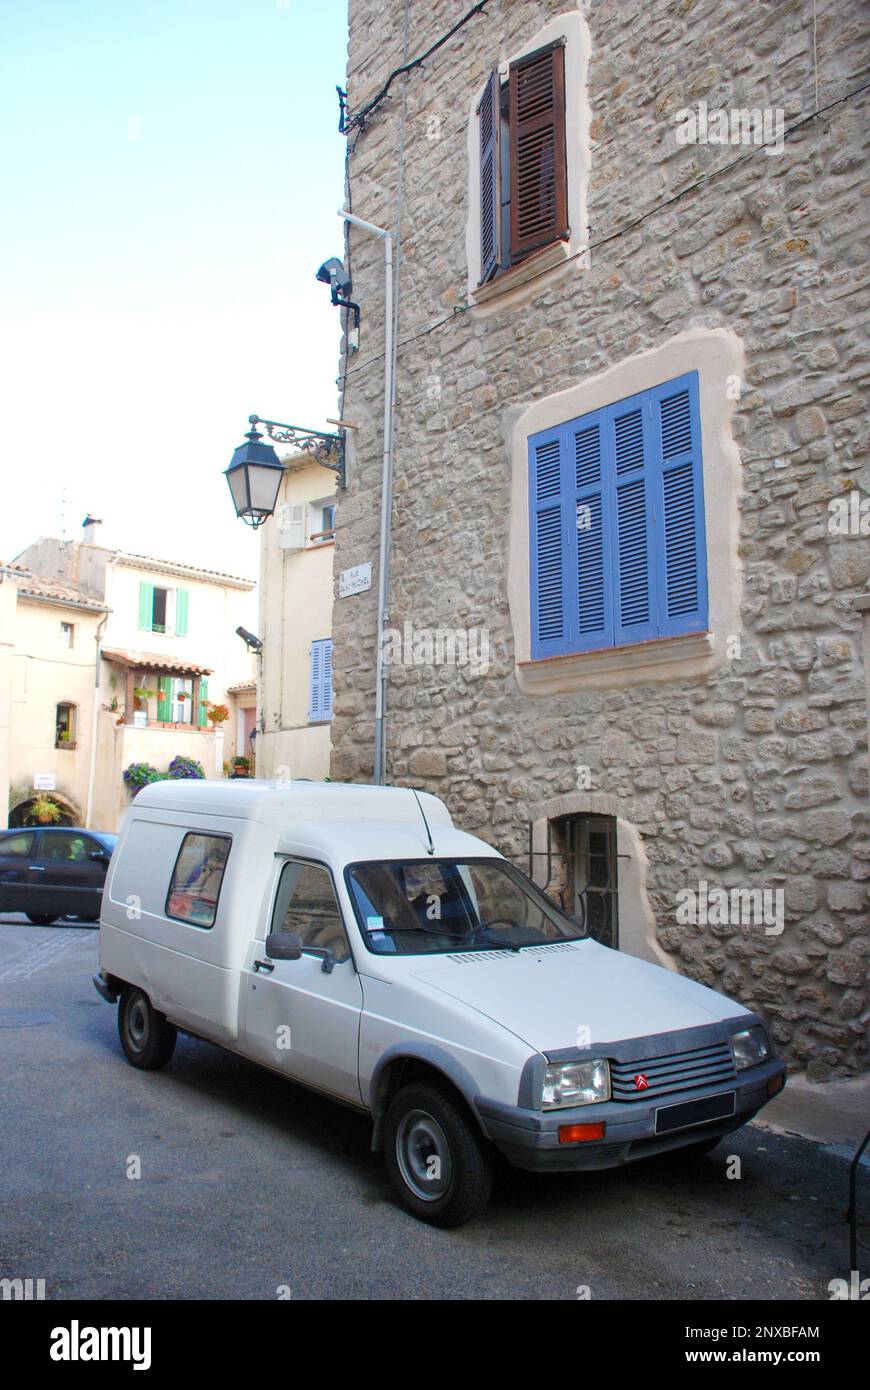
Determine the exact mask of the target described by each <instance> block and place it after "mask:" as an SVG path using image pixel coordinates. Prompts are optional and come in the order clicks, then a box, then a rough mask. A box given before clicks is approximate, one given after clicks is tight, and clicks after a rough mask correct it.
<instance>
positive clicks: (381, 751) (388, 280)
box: [338, 208, 395, 786]
mask: <svg viewBox="0 0 870 1390" xmlns="http://www.w3.org/2000/svg"><path fill="white" fill-rule="evenodd" d="M338 215H339V217H343V218H344V220H345V222H350V223H351V224H352V225H353V226H354V227H359V228H360V229H361V230H362V231H364V232H371V234H372V235H373V236H379V237H383V240H384V461H383V471H382V478H381V536H380V552H379V560H378V636H377V666H376V675H375V767H374V782H375V785H376V786H382V785H383V782H384V776H385V770H386V740H385V734H384V715H385V707H386V682H387V667H386V662H385V661H384V645H385V631H386V626H387V621H388V618H389V597H390V518H391V513H392V508H393V426H394V421H395V412H394V408H393V407H394V400H393V393H394V381H395V354H394V346H393V344H394V337H393V233H392V232H388V231H387V230H386V229H385V228H384V227H376V226H375V224H374V223H373V222H364V221H363V219H362V218H361V217H355V216H354V214H353V213H350V212H348V211H347V210H346V209H344V208H342V209H340V210H339V214H338Z"/></svg>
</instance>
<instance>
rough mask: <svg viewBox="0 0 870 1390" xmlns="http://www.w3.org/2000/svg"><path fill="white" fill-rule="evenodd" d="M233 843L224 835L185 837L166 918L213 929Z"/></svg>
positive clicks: (171, 884) (167, 900) (177, 861)
mask: <svg viewBox="0 0 870 1390" xmlns="http://www.w3.org/2000/svg"><path fill="white" fill-rule="evenodd" d="M231 843H232V841H231V840H230V839H229V838H228V837H227V836H225V835H199V834H195V833H189V834H187V835H185V837H184V839H183V840H182V842H181V849H180V850H179V851H178V858H177V859H176V861H175V868H174V869H173V870H172V878H171V880H170V882H169V893H168V894H167V897H166V916H167V917H175V918H177V919H178V920H179V921H181V922H189V923H190V925H191V926H193V927H213V926H214V919H215V915H216V913H217V905H218V898H219V897H220V891H221V884H222V883H223V877H224V870H225V869H226V866H227V859H228V857H229V853H230V845H231Z"/></svg>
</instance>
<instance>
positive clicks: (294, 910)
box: [270, 860, 350, 961]
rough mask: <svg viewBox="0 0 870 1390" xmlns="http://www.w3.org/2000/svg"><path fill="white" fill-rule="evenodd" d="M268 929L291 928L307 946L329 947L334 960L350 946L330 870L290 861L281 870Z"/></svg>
mask: <svg viewBox="0 0 870 1390" xmlns="http://www.w3.org/2000/svg"><path fill="white" fill-rule="evenodd" d="M270 931H292V932H295V933H296V935H297V936H301V938H302V941H303V942H304V944H305V945H306V946H324V947H329V948H330V949H331V950H332V952H333V955H334V956H335V959H336V960H337V961H343V960H347V958H348V956H349V955H350V949H349V947H348V944H347V937H346V935H345V931H344V924H343V923H342V920H341V910H340V908H339V906H338V901H337V899H336V896H335V889H334V888H333V886H332V878H331V876H330V873H329V870H328V869H324V868H323V867H322V866H321V865H320V864H305V863H301V862H298V861H293V860H290V862H289V863H287V864H285V865H284V867H283V869H282V870H281V877H280V879H279V880H278V892H277V894H276V895H275V906H274V908H273V910H272V925H271V927H270Z"/></svg>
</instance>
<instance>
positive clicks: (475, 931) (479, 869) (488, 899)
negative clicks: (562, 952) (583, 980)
mask: <svg viewBox="0 0 870 1390" xmlns="http://www.w3.org/2000/svg"><path fill="white" fill-rule="evenodd" d="M347 883H348V888H349V890H350V895H351V898H352V899H353V905H354V908H355V909H356V914H357V918H358V920H359V924H360V928H361V930H362V934H363V938H364V940H365V942H366V945H367V946H368V948H369V950H371V951H374V952H376V953H377V954H379V955H413V956H419V955H430V954H432V953H434V952H438V951H445V952H449V951H469V950H475V951H478V950H520V949H521V948H522V947H523V946H540V945H544V944H546V943H548V942H553V941H576V940H578V939H579V938H580V937H583V936H584V935H585V932H584V931H583V928H582V927H581V926H580V924H579V923H578V922H575V921H574V920H573V918H571V917H566V916H565V914H564V913H563V912H561V911H560V909H559V908H558V907H556V905H555V903H552V902H551V901H550V899H549V898H548V897H546V896H545V895H544V894H543V893H542V892H541V891H540V889H538V888H536V887H535V885H534V884H533V883H531V882H530V880H529V879H527V878H526V877H525V875H524V874H521V873H520V872H519V870H518V869H515V868H514V867H513V865H512V864H509V863H507V861H506V860H503V859H483V860H468V861H467V862H465V863H458V862H457V861H456V860H444V859H414V860H403V861H394V862H391V863H369V864H353V865H351V866H350V868H349V869H348V870H347Z"/></svg>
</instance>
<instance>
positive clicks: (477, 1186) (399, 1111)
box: [384, 1084, 492, 1227]
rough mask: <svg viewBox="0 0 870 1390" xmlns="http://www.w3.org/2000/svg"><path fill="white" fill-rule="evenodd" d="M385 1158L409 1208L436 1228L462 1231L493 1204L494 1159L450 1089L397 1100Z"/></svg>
mask: <svg viewBox="0 0 870 1390" xmlns="http://www.w3.org/2000/svg"><path fill="white" fill-rule="evenodd" d="M384 1157H385V1159H386V1164H387V1172H388V1173H389V1175H390V1178H391V1180H392V1183H393V1186H394V1187H395V1189H396V1191H397V1192H398V1194H399V1197H400V1198H401V1200H402V1202H403V1203H404V1205H405V1206H406V1207H407V1208H408V1210H409V1211H410V1212H412V1213H413V1214H414V1216H417V1217H419V1218H420V1220H421V1221H427V1222H428V1223H429V1224H430V1225H432V1226H442V1227H448V1226H462V1225H464V1224H465V1222H466V1221H470V1220H471V1219H472V1217H474V1216H477V1214H478V1212H480V1211H482V1210H483V1208H484V1207H485V1206H486V1204H487V1202H488V1201H489V1194H490V1191H491V1188H492V1158H491V1155H490V1153H489V1151H488V1149H487V1148H486V1146H485V1143H484V1140H483V1139H482V1138H481V1136H480V1135H479V1133H478V1131H477V1130H476V1128H475V1127H474V1125H473V1122H472V1121H471V1119H470V1118H468V1117H467V1116H466V1115H465V1113H464V1111H463V1109H462V1108H461V1107H460V1105H459V1104H457V1103H456V1101H455V1100H454V1099H453V1097H452V1096H451V1095H450V1094H449V1093H448V1091H447V1088H446V1087H445V1088H444V1089H442V1088H441V1087H440V1086H437V1087H436V1086H430V1085H427V1084H418V1085H412V1086H405V1087H404V1088H403V1089H402V1090H401V1091H399V1092H398V1094H397V1095H396V1096H394V1098H393V1100H392V1102H391V1103H390V1108H389V1110H388V1111H387V1116H386V1121H385V1124H384Z"/></svg>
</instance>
